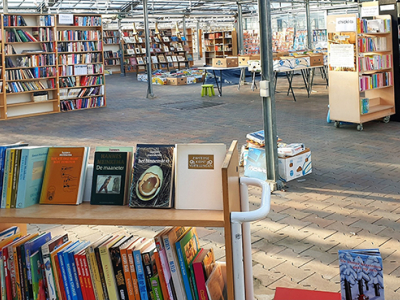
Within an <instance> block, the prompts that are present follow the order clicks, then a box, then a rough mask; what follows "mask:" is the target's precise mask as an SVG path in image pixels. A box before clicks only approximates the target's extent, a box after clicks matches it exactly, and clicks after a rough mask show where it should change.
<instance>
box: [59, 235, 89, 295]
mask: <svg viewBox="0 0 400 300" xmlns="http://www.w3.org/2000/svg"><path fill="white" fill-rule="evenodd" d="M89 244H90V242H87V241H86V242H80V243H79V245H78V246H77V247H76V248H74V249H71V250H70V251H67V253H66V255H67V260H68V261H67V262H66V265H67V276H68V278H69V281H70V284H71V292H72V299H73V300H83V295H82V290H81V285H80V282H79V278H78V271H77V269H76V263H75V258H74V255H75V254H77V253H78V252H79V251H81V250H83V249H85V248H86V247H87V246H89ZM64 262H65V260H64Z"/></svg>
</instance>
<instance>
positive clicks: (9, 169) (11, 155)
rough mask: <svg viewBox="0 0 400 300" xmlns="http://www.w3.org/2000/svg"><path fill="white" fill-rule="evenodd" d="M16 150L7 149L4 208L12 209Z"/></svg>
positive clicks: (3, 194) (3, 193) (2, 195)
mask: <svg viewBox="0 0 400 300" xmlns="http://www.w3.org/2000/svg"><path fill="white" fill-rule="evenodd" d="M14 160H15V149H7V151H6V166H5V169H4V178H3V191H2V194H1V203H2V207H3V206H5V208H10V207H11V191H12V178H13V173H14Z"/></svg>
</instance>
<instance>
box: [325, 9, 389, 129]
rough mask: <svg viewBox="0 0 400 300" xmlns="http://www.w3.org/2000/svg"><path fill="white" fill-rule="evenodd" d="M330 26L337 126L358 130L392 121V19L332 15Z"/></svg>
mask: <svg viewBox="0 0 400 300" xmlns="http://www.w3.org/2000/svg"><path fill="white" fill-rule="evenodd" d="M343 20H344V21H345V22H348V23H349V24H350V25H348V26H347V27H346V26H343V25H342V24H344V23H345V22H344V21H343ZM327 24H328V51H329V107H330V118H331V120H333V121H335V126H336V127H339V126H340V122H341V121H343V122H350V123H356V124H358V127H357V129H358V130H363V125H362V124H363V123H365V122H368V121H372V120H377V119H381V118H384V121H385V122H386V121H389V118H390V115H393V114H394V113H395V107H394V86H393V53H392V32H391V30H392V28H391V26H392V22H391V17H390V16H376V17H374V19H373V20H365V19H357V17H356V15H353V14H351V15H341V16H328V22H327Z"/></svg>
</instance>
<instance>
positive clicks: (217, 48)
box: [204, 29, 238, 66]
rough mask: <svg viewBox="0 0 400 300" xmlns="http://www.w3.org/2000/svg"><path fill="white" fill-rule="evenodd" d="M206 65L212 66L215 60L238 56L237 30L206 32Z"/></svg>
mask: <svg viewBox="0 0 400 300" xmlns="http://www.w3.org/2000/svg"><path fill="white" fill-rule="evenodd" d="M204 48H205V52H204V53H205V58H206V65H209V66H211V65H212V59H213V58H224V57H227V56H237V54H238V53H237V34H236V30H234V29H233V30H228V31H215V32H204Z"/></svg>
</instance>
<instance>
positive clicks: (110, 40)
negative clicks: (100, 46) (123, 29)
mask: <svg viewBox="0 0 400 300" xmlns="http://www.w3.org/2000/svg"><path fill="white" fill-rule="evenodd" d="M103 42H104V44H105V45H107V44H119V43H120V42H121V39H120V38H119V37H115V38H111V37H103Z"/></svg>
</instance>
